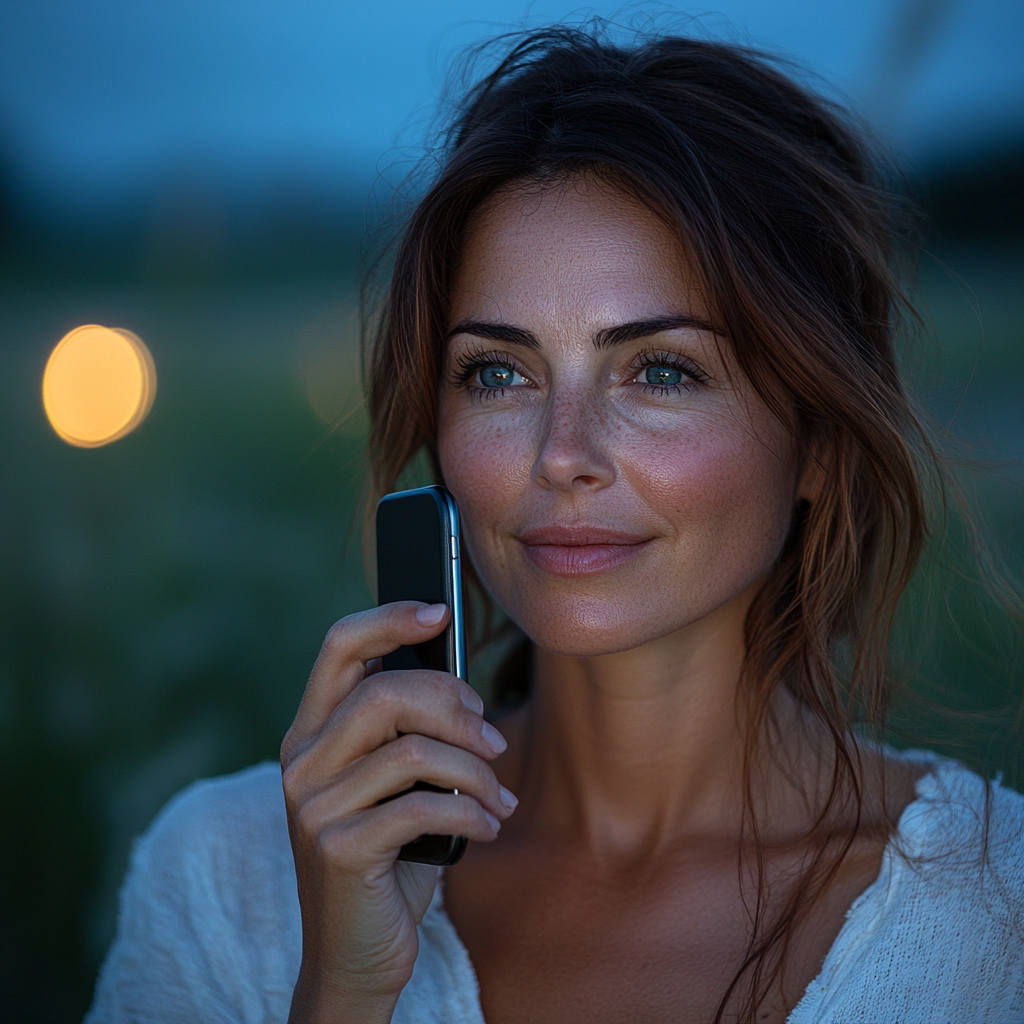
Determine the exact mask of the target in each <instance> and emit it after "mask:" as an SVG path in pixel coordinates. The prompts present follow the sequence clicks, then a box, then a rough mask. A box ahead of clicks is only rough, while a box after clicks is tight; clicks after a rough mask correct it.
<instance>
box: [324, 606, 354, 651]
mask: <svg viewBox="0 0 1024 1024" xmlns="http://www.w3.org/2000/svg"><path fill="white" fill-rule="evenodd" d="M351 619H352V616H350V615H349V616H346V617H345V618H344V619H339V620H338V621H337V622H336V623H335V624H334V625H333V626H331V628H330V629H329V630H327V635H326V636H325V637H324V642H323V645H322V650H323V651H324V653H325V654H334V653H337V652H338V651H339V650H342V649H343V648H344V647H346V646H347V644H348V641H349V638H350V637H351V635H352V623H351V621H350V620H351Z"/></svg>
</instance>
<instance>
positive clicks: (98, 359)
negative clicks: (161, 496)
mask: <svg viewBox="0 0 1024 1024" xmlns="http://www.w3.org/2000/svg"><path fill="white" fill-rule="evenodd" d="M155 396H156V367H155V366H154V365H153V357H152V356H151V355H150V354H149V349H148V348H146V346H145V345H144V344H143V342H142V340H141V339H140V338H138V337H137V336H136V335H134V334H132V332H131V331H126V330H123V329H122V328H120V327H100V326H99V325H98V324H87V325H85V326H84V327H76V328H75V329H74V330H73V331H71V332H70V333H68V334H65V335H64V337H63V338H61V340H60V341H59V342H58V343H57V347H56V348H54V350H53V352H52V353H50V358H49V360H48V361H47V363H46V370H45V371H44V373H43V408H44V409H45V410H46V416H47V419H49V421H50V426H52V427H53V429H54V430H55V431H56V432H57V434H58V436H60V437H61V438H62V439H63V440H65V441H67V443H68V444H73V445H75V446H76V447H79V448H98V447H99V446H100V445H104V444H110V442H111V441H116V440H117V439H118V438H119V437H124V436H125V434H128V433H130V432H131V431H133V430H134V429H135V428H136V427H137V426H138V425H139V424H140V423H141V422H142V421H143V420H144V419H145V418H146V414H147V413H148V412H149V410H150V408H151V407H152V405H153V399H154V397H155Z"/></svg>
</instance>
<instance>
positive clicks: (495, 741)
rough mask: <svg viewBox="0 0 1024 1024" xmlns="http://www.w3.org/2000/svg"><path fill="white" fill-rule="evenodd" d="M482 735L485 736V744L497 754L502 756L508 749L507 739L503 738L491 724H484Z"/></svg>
mask: <svg viewBox="0 0 1024 1024" xmlns="http://www.w3.org/2000/svg"><path fill="white" fill-rule="evenodd" d="M481 734H482V735H483V738H484V743H486V744H487V746H489V747H490V748H491V750H493V751H494V752H495V753H496V754H500V753H501V752H502V751H503V750H505V749H506V748H507V747H508V744H507V743H506V742H505V737H504V736H502V735H501V733H500V732H498V730H497V729H495V728H494V726H493V725H491V723H490V722H484V724H483V728H482V729H481Z"/></svg>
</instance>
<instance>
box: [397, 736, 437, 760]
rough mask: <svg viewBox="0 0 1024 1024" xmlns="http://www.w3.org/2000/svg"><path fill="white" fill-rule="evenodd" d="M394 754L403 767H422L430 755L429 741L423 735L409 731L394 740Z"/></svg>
mask: <svg viewBox="0 0 1024 1024" xmlns="http://www.w3.org/2000/svg"><path fill="white" fill-rule="evenodd" d="M394 756H395V759H396V760H397V761H398V763H399V764H401V765H403V766H405V767H409V768H422V767H423V766H424V765H425V764H426V762H427V761H428V760H429V757H430V743H429V741H428V740H427V739H426V738H425V737H423V736H419V735H417V734H415V733H409V734H408V735H406V736H401V737H399V738H398V739H397V740H395V743H394Z"/></svg>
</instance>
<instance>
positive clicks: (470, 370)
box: [452, 349, 711, 401]
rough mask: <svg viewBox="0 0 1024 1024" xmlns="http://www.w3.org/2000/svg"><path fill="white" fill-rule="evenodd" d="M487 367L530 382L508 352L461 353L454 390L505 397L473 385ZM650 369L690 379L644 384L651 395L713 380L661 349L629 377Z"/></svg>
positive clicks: (642, 358)
mask: <svg viewBox="0 0 1024 1024" xmlns="http://www.w3.org/2000/svg"><path fill="white" fill-rule="evenodd" d="M488 366H504V367H506V368H507V369H509V370H511V371H512V372H514V373H518V374H520V375H521V376H523V377H526V379H527V380H529V377H528V376H527V374H526V372H525V370H524V369H523V367H521V366H519V365H517V363H516V362H515V360H513V359H512V357H511V356H510V355H509V354H508V353H507V352H498V351H493V352H486V351H484V350H482V349H477V350H475V351H471V352H465V353H462V354H461V355H459V356H458V357H457V358H456V360H455V367H454V369H453V371H452V384H453V385H454V386H455V387H463V388H466V390H467V391H468V392H469V394H470V396H471V397H472V398H474V399H477V400H480V401H483V400H485V399H489V398H498V397H500V396H502V395H504V394H505V391H506V390H507V389H506V388H485V387H480V386H479V385H475V384H471V383H470V381H471V380H472V379H473V377H474V376H475V375H476V374H477V373H478V372H479V371H480V370H482V369H485V368H486V367H488ZM648 366H670V367H672V368H673V369H676V370H680V371H682V372H683V373H684V374H686V376H687V378H689V379H688V380H685V381H682V382H681V383H679V384H646V383H644V384H641V385H640V386H641V387H642V388H643V389H644V392H645V393H647V394H649V395H673V394H685V393H686V392H689V391H690V390H692V388H693V387H694V386H695V385H700V384H706V383H707V382H708V381H709V380H710V379H711V378H710V376H709V375H708V374H707V373H706V372H705V371H704V370H702V369H701V368H700V367H699V366H698V365H697V364H696V363H695V362H693V360H691V359H687V358H686V356H681V355H679V354H678V353H676V352H665V351H663V350H659V349H649V350H647V351H645V352H640V353H638V354H637V357H636V359H635V360H634V362H633V365H632V367H631V368H630V373H632V374H634V375H635V376H639V375H640V374H641V373H642V372H643V371H644V369H645V368H646V367H648Z"/></svg>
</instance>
